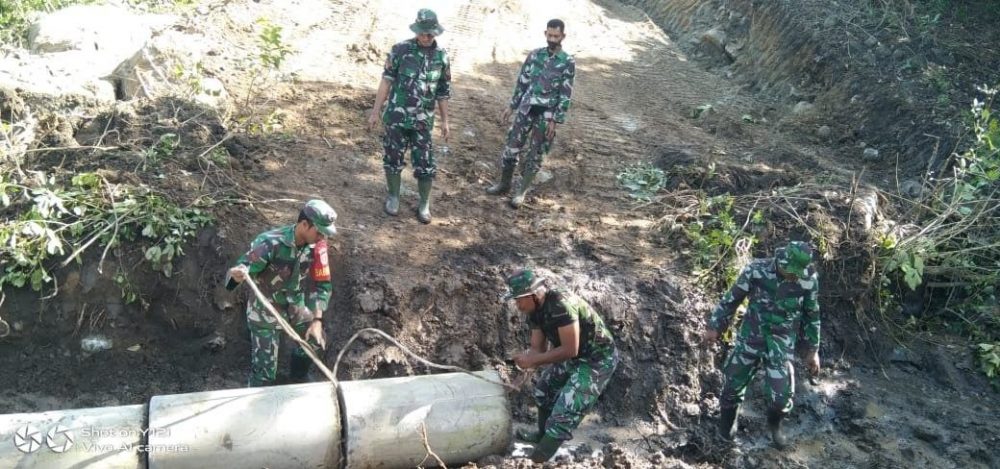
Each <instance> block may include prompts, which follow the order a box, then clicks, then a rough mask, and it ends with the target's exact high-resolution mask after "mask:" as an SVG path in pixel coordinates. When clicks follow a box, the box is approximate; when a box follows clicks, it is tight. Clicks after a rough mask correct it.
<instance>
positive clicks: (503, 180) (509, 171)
mask: <svg viewBox="0 0 1000 469" xmlns="http://www.w3.org/2000/svg"><path fill="white" fill-rule="evenodd" d="M512 179H514V167H513V166H511V167H509V168H508V167H506V166H504V167H503V169H501V170H500V180H499V181H498V182H497V183H496V184H494V185H492V186H490V187H489V188H488V189H486V193H487V194H489V195H501V194H506V193H507V191H509V190H510V181H511V180H512Z"/></svg>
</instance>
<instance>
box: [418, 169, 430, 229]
mask: <svg viewBox="0 0 1000 469" xmlns="http://www.w3.org/2000/svg"><path fill="white" fill-rule="evenodd" d="M433 185H434V180H433V179H431V178H426V179H418V180H417V192H419V193H420V208H418V209H417V219H418V220H420V223H423V224H425V225H426V224H428V223H430V222H431V186H433Z"/></svg>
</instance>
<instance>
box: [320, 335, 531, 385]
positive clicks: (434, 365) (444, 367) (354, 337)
mask: <svg viewBox="0 0 1000 469" xmlns="http://www.w3.org/2000/svg"><path fill="white" fill-rule="evenodd" d="M363 333H372V334H376V335H378V336H380V337H382V338H384V339H385V340H388V341H389V342H391V343H392V344H393V345H395V346H396V347H399V349H400V350H402V351H403V353H405V354H407V355H408V356H410V357H411V358H413V359H414V360H417V361H418V362H420V363H423V364H424V365H427V366H428V367H430V368H437V369H439V370H447V371H454V372H458V373H465V374H467V375H470V376H472V377H474V378H476V379H481V380H483V381H486V382H487V383H490V384H496V385H499V386H503V387H504V388H507V389H508V390H511V391H515V392H516V391H520V388H517V387H514V386H511V385H510V384H507V383H505V382H502V381H494V380H492V379H488V378H483V377H482V376H479V375H477V374H475V373H473V372H471V371H469V370H466V369H465V368H462V367H459V366H454V365H441V364H438V363H434V362H431V361H428V360H426V359H424V358H422V357H421V356H419V355H417V354H415V353H413V352H411V351H410V349H408V348H406V346H405V345H403V344H401V343H399V341H398V340H396V339H394V338H393V337H392V336H391V335H389V334H386V333H385V332H383V331H382V330H380V329H375V328H372V327H369V328H365V329H361V330H360V331H358V332H355V333H354V335H352V336H351V338H350V339H348V340H347V343H346V344H344V348H342V349H340V353H338V354H337V361H336V362H335V363H334V364H333V374H334V375H336V374H337V369H338V368H339V367H340V360H341V359H342V358H344V352H346V351H347V349H348V347H350V346H351V344H353V343H354V341H355V340H357V339H358V337H361V334H363Z"/></svg>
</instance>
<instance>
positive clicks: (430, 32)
mask: <svg viewBox="0 0 1000 469" xmlns="http://www.w3.org/2000/svg"><path fill="white" fill-rule="evenodd" d="M410 29H411V30H412V31H413V32H414V33H415V37H414V38H413V39H408V40H406V41H403V42H400V43H398V44H396V45H394V46H393V47H392V50H391V52H390V53H389V54H388V57H387V59H386V62H385V66H384V69H383V73H382V80H381V82H380V83H379V87H378V91H377V92H376V97H375V104H374V106H373V108H372V110H371V114H370V117H369V119H368V125H369V128H370V129H372V130H374V129H375V128H376V127H377V125H378V123H379V122H381V124H382V127H383V130H384V134H383V139H382V143H383V149H384V156H383V159H382V166H383V168H384V171H385V179H386V188H387V191H388V195H387V197H386V200H385V202H384V207H383V209H384V211H385V212H386V213H387V214H389V215H391V216H396V215H398V213H399V193H400V185H401V176H402V172H403V168H404V167H405V166H406V158H405V156H406V152H407V150H409V152H410V157H411V163H412V165H413V176H414V177H415V178H416V180H417V184H418V186H417V187H418V192H419V195H420V203H419V206H418V208H417V211H416V212H417V213H416V215H417V218H418V219H419V220H420V221H421V222H422V223H430V222H431V213H430V195H431V189H432V187H433V180H434V177H435V175H436V173H437V162H436V160H435V157H434V147H433V144H432V136H431V131H432V130H433V129H434V124H435V116H436V114H437V113H440V118H441V119H440V124H441V136H442V137H443V138H444V139H445V140H447V138H448V135H449V133H450V129H449V122H448V100H449V99H450V97H451V63H450V61H449V58H448V54H447V52H446V51H445V50H444V49H442V48H440V47H439V46H438V44H437V40H436V38H437V37H438V36H440V35H441V34H442V33H443V32H444V28H443V27H442V26H441V24H440V23H439V22H438V19H437V15H436V14H435V13H434V12H433V11H431V10H428V9H422V10H420V11H419V12H418V13H417V19H416V21H415V22H414V23H413V24H411V25H410ZM565 31H566V26H565V24H564V23H563V22H562V21H561V20H558V19H554V20H551V21H549V22H548V24H547V25H546V29H545V40H546V47H542V48H539V49H536V50H533V51H531V52H530V53H529V54H528V56H527V57H526V58H525V60H524V63H523V65H522V66H521V68H520V71H519V73H518V76H517V80H516V83H515V85H514V92H513V95H512V96H511V99H510V102H509V103H508V105H507V107H506V109H505V110H504V111H503V113H502V115H501V121H502V122H504V123H508V122H511V120H510V118H511V116H513V122H511V123H510V127H509V129H508V131H507V139H506V144H505V146H504V148H503V150H502V151H501V152H500V157H499V160H498V167H499V171H500V175H499V180H498V181H497V183H496V184H495V185H493V186H491V187H490V188H488V189H487V190H486V191H487V193H489V194H493V195H501V194H505V193H508V192H511V191H512V194H511V198H510V205H511V206H512V207H514V208H519V207H520V206H521V205H522V204H523V203H524V197H525V195H526V194H527V192H528V190H529V188H530V186H531V184H532V181H533V180H534V178H535V175H536V174H537V173H538V171H539V169H540V168H541V166H542V162H543V160H544V158H545V155H546V154H547V153H548V152H549V150H550V149H551V147H552V144H553V142H554V140H555V135H556V127H557V126H558V125H560V124H563V123H564V122H565V121H566V117H567V113H568V112H569V108H570V103H571V97H572V93H573V81H574V78H575V74H576V64H575V62H574V60H573V57H572V56H571V55H569V54H568V53H566V52H565V51H564V50H563V49H562V41H563V39H564V38H565V37H566V32H565ZM522 153H523V155H522ZM522 158H523V161H522ZM519 162H522V163H523V170H522V172H521V174H520V180H519V181H518V182H517V184H514V181H513V179H514V173H515V170H516V168H517V166H518V163H519ZM336 220H337V213H336V212H335V211H334V210H333V208H331V207H330V206H329V205H328V204H327V203H326V202H323V201H321V200H310V201H309V202H307V203H306V204H305V206H304V207H302V209H301V211H300V213H299V216H298V219H297V221H296V223H295V224H293V225H287V226H284V227H279V228H275V229H272V230H269V231H266V232H264V233H261V234H260V235H259V236H257V238H256V239H255V240H254V241H253V242H252V243H251V245H250V248H249V249H248V250H247V252H246V253H245V254H244V255H243V256H241V257H240V258H239V259H238V260H237V261H236V265H235V266H234V267H232V268H231V269H230V270H229V272H228V278H227V286H228V287H229V288H230V289H232V288H235V287H236V285H237V284H239V283H240V282H242V281H243V280H245V278H246V277H247V276H250V277H253V278H254V280H255V282H256V283H257V284H258V285H260V287H261V289H262V292H263V293H264V294H265V295H266V296H267V297H268V299H269V300H270V301H271V302H272V303H273V305H274V306H275V307H276V308H278V310H279V311H280V313H281V314H282V315H284V317H285V319H286V320H287V321H288V322H289V324H291V325H292V327H293V328H295V329H296V331H297V332H298V333H300V334H301V335H303V337H304V338H305V339H306V340H307V341H309V342H310V343H311V344H313V345H315V346H319V347H325V345H326V337H325V335H324V331H323V323H322V319H323V314H324V312H325V310H326V309H327V306H328V304H329V300H330V295H331V293H332V283H331V281H330V268H329V263H328V262H329V260H328V256H327V247H326V238H327V237H330V236H333V235H334V234H336V227H335V226H334V224H335V222H336ZM812 255H813V253H812V248H811V247H810V246H809V245H808V244H806V243H803V242H798V241H793V242H791V243H788V244H787V245H786V246H783V247H781V248H779V249H777V250H776V252H775V254H774V256H773V257H771V258H765V259H755V260H753V261H752V262H750V264H749V265H747V266H746V267H745V268H744V269H743V271H742V272H741V273H740V275H739V278H738V279H737V280H736V283H735V284H734V285H733V286H732V288H731V289H730V290H729V291H728V292H727V293H726V294H725V296H723V298H722V300H721V301H720V302H719V305H718V306H717V307H716V308H715V310H714V311H713V312H712V314H711V317H710V319H709V321H708V324H707V330H706V332H705V336H704V339H705V342H706V343H709V344H710V343H714V342H715V341H717V340H718V339H719V337H720V334H721V332H723V331H725V330H726V329H727V328H729V327H730V325H732V323H733V318H734V314H735V312H736V310H737V308H738V307H739V306H740V304H741V303H742V302H743V301H744V300H747V301H748V303H749V304H748V307H747V309H746V313H745V315H744V317H743V320H742V322H741V323H740V324H739V325H738V331H737V332H736V334H735V336H736V339H735V345H734V347H733V349H732V351H731V352H730V353H729V355H728V357H727V359H726V361H725V367H724V369H723V375H724V377H725V384H724V386H723V389H722V392H721V398H720V407H721V416H720V421H719V429H718V432H719V434H720V435H721V436H722V437H723V438H725V439H729V440H731V439H732V438H733V436H734V435H735V432H736V428H737V418H738V416H739V409H740V406H741V404H742V402H743V399H744V396H745V394H746V390H747V387H748V386H749V384H750V382H751V381H752V379H753V378H754V376H755V375H756V374H757V372H758V371H760V370H763V371H764V379H765V383H766V387H767V389H768V395H767V399H768V402H769V404H770V405H769V408H768V411H767V422H768V428H769V431H770V433H771V435H772V439H773V442H774V444H775V446H778V447H785V446H786V445H787V444H788V443H787V440H786V438H785V436H784V434H783V433H782V431H781V422H782V419H783V418H784V417H785V415H787V413H788V412H789V411H791V409H792V397H793V396H792V395H793V390H794V370H793V369H792V362H791V357H792V354H793V352H794V351H795V350H796V349H797V350H800V351H801V352H802V354H803V357H804V359H805V361H806V364H807V367H808V369H809V372H810V373H812V374H813V375H815V374H817V373H819V369H820V361H819V345H820V342H819V341H820V317H819V303H818V301H817V296H818V291H819V279H818V275H817V272H816V269H815V267H814V266H813V263H812ZM506 283H507V287H508V289H509V292H508V298H509V299H513V300H514V304H515V305H516V307H517V310H518V311H520V313H522V314H524V315H525V316H526V318H527V323H528V325H529V327H530V348H529V349H528V350H527V351H525V352H524V353H521V354H518V355H516V356H515V357H514V362H515V364H516V365H517V366H518V368H520V369H523V370H532V369H536V368H543V370H542V372H541V375H540V377H539V379H538V380H537V383H536V385H535V389H534V398H535V402H536V404H537V407H538V422H537V431H519V432H518V433H517V436H518V438H520V439H523V440H525V441H528V442H532V443H534V444H535V449H534V452H533V453H532V455H531V458H532V460H534V461H536V462H542V461H546V460H548V459H549V458H551V457H552V455H553V454H555V452H556V450H557V449H558V448H559V447H560V446H561V445H562V443H563V442H565V441H568V440H570V439H571V438H572V432H573V430H575V429H576V427H577V426H578V425H579V424H580V422H581V420H582V419H583V417H584V416H585V415H586V414H587V412H589V411H590V410H591V409H593V407H594V405H595V404H596V402H597V400H598V397H600V395H601V393H602V392H603V391H604V389H605V387H606V386H607V384H608V382H609V381H610V380H611V378H612V376H613V374H614V371H615V368H616V367H617V365H618V362H619V352H618V348H617V347H616V346H615V342H614V337H613V336H612V334H611V331H610V330H609V329H608V327H607V326H606V325H605V323H604V320H603V319H602V318H601V316H600V314H599V313H598V311H596V310H595V309H594V308H593V307H591V306H590V305H589V304H587V303H586V302H585V301H583V300H582V299H580V298H578V297H576V296H574V295H572V294H571V293H569V292H567V291H563V290H562V289H560V288H558V287H557V286H550V285H549V284H548V282H547V281H546V279H544V278H542V277H540V276H537V275H536V274H535V271H534V270H532V269H528V268H525V269H521V270H518V271H516V272H513V273H511V275H510V276H509V277H507V279H506ZM246 318H247V326H248V328H249V329H250V336H251V360H250V363H251V364H250V374H249V377H248V384H249V385H250V386H264V385H270V384H274V383H275V380H276V374H277V367H278V363H277V362H278V360H277V358H278V347H279V343H280V337H281V331H280V326H278V325H277V324H276V322H275V320H274V319H273V318H272V317H271V316H270V315H269V314H267V313H266V312H265V311H264V306H263V304H261V303H260V302H259V301H258V300H257V299H256V298H251V299H250V300H249V301H248V303H247V307H246ZM310 364H311V363H310V360H309V358H308V357H307V356H306V355H305V353H304V352H303V351H302V350H301V349H300V348H299V347H296V349H295V350H294V351H293V352H292V359H291V365H290V372H289V376H290V379H291V380H292V381H293V382H299V381H304V380H306V378H307V374H308V370H309V367H310Z"/></svg>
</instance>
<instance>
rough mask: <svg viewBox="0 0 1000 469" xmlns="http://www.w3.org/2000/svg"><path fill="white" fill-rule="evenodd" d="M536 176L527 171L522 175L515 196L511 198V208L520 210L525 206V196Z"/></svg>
mask: <svg viewBox="0 0 1000 469" xmlns="http://www.w3.org/2000/svg"><path fill="white" fill-rule="evenodd" d="M535 174H536V173H535V172H532V171H525V172H524V173H523V174H521V182H520V183H518V185H517V189H516V190H514V195H513V196H512V197H511V198H510V206H511V207H514V208H520V207H521V205H522V204H524V196H525V195H526V194H527V193H528V189H531V182H532V181H534V180H535Z"/></svg>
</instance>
